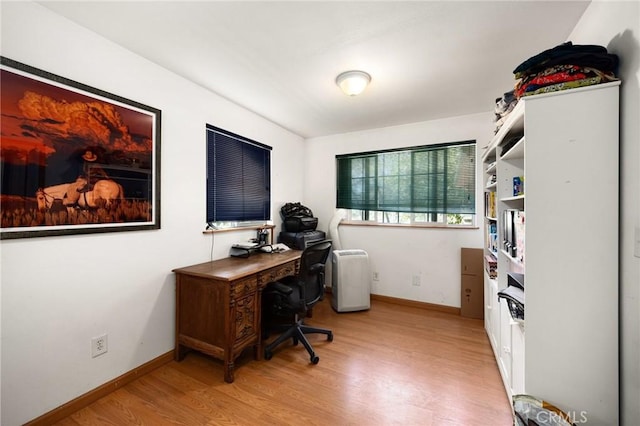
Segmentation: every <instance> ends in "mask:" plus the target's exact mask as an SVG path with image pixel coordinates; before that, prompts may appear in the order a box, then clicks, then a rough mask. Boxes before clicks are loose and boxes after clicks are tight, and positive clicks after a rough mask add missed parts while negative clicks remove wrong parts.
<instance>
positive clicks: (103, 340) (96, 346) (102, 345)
mask: <svg viewBox="0 0 640 426" xmlns="http://www.w3.org/2000/svg"><path fill="white" fill-rule="evenodd" d="M105 353H107V335H106V334H103V335H101V336H98V337H94V338H93V339H91V358H95V357H97V356H100V355H102V354H105Z"/></svg>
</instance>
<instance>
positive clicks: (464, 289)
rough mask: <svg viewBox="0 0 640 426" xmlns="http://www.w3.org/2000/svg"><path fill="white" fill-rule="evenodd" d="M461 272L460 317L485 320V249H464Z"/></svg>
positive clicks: (462, 250) (461, 258) (462, 251)
mask: <svg viewBox="0 0 640 426" xmlns="http://www.w3.org/2000/svg"><path fill="white" fill-rule="evenodd" d="M460 272H461V274H460V275H461V279H460V315H461V316H463V317H467V318H476V319H484V249H478V248H462V249H461V253H460Z"/></svg>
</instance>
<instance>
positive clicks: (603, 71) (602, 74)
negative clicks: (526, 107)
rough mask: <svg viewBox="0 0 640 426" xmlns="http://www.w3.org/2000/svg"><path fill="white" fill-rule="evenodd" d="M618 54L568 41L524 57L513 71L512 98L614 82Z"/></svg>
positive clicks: (598, 47) (603, 48)
mask: <svg viewBox="0 0 640 426" xmlns="http://www.w3.org/2000/svg"><path fill="white" fill-rule="evenodd" d="M618 63H619V60H618V56H617V55H614V54H611V53H608V52H607V49H606V48H605V47H603V46H596V45H575V44H573V43H572V42H570V41H568V42H566V43H563V44H561V45H559V46H556V47H554V48H552V49H548V50H545V51H544V52H541V53H539V54H537V55H535V56H532V57H531V58H529V59H527V60H526V61H524V62H523V63H521V64H520V65H518V66H517V67H516V69H515V70H514V71H513V73H514V75H515V78H516V79H517V81H516V85H515V89H514V90H515V92H514V93H515V97H516V99H520V98H521V97H523V96H529V95H536V94H539V93H547V92H555V91H559V90H566V89H573V88H576V87H582V86H590V85H593V84H601V83H607V82H609V81H615V80H617V78H616V74H615V73H616V72H617V68H618Z"/></svg>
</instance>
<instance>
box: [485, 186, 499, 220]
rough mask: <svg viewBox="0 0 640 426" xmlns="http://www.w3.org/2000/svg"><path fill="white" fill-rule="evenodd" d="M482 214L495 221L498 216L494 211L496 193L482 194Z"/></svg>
mask: <svg viewBox="0 0 640 426" xmlns="http://www.w3.org/2000/svg"><path fill="white" fill-rule="evenodd" d="M484 214H485V216H486V217H488V218H492V219H495V218H496V216H497V214H498V213H497V211H496V193H495V192H494V191H489V192H485V193H484Z"/></svg>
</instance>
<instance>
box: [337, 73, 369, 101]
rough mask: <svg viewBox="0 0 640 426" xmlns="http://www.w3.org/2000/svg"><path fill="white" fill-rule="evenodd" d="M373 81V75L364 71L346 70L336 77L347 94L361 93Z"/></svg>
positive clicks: (338, 83)
mask: <svg viewBox="0 0 640 426" xmlns="http://www.w3.org/2000/svg"><path fill="white" fill-rule="evenodd" d="M370 82H371V76H370V75H369V74H367V73H366V72H364V71H345V72H343V73H342V74H340V75H338V76H337V77H336V84H337V85H338V86H339V87H340V89H342V91H343V92H344V94H345V95H347V96H356V95H359V94H360V93H362V92H363V91H364V89H366V87H367V86H368V85H369V83H370Z"/></svg>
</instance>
